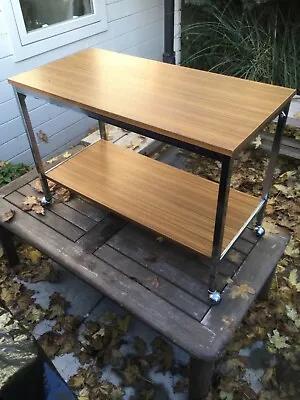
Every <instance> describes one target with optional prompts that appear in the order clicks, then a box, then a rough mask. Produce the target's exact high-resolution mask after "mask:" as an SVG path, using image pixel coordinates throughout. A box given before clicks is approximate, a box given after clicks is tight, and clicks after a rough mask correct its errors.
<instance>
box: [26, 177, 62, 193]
mask: <svg viewBox="0 0 300 400" xmlns="http://www.w3.org/2000/svg"><path fill="white" fill-rule="evenodd" d="M47 183H48V187H49V190H50V192H53V191H54V190H55V189H56V187H57V183H55V182H53V181H49V180H48V179H47ZM32 187H33V188H34V189H35V190H36V191H37V192H39V193H43V188H42V184H41V181H40V179H37V180H36V181H35V182H34V184H33V185H32Z"/></svg>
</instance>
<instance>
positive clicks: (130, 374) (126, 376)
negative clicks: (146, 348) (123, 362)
mask: <svg viewBox="0 0 300 400" xmlns="http://www.w3.org/2000/svg"><path fill="white" fill-rule="evenodd" d="M121 375H122V376H123V384H124V386H135V384H136V382H137V380H138V379H139V378H140V376H141V374H140V370H139V367H138V366H137V365H136V364H131V363H130V361H129V362H128V364H127V366H126V368H125V369H124V371H121Z"/></svg>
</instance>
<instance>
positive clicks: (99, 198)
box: [47, 141, 259, 257]
mask: <svg viewBox="0 0 300 400" xmlns="http://www.w3.org/2000/svg"><path fill="white" fill-rule="evenodd" d="M47 177H48V178H50V179H52V180H54V181H56V182H59V183H60V184H62V185H64V186H66V187H68V188H70V189H71V190H73V191H75V192H77V193H79V194H81V195H83V196H85V197H87V198H89V199H92V200H94V201H95V202H96V203H98V204H100V205H102V206H104V207H106V208H108V209H110V210H112V211H114V212H116V213H118V214H120V215H122V216H124V217H126V218H128V219H129V220H132V221H135V222H137V223H139V224H141V225H143V226H145V227H147V228H149V229H151V230H152V231H154V232H157V233H158V234H159V235H163V236H166V237H167V238H169V239H171V240H173V241H175V242H177V243H179V244H181V245H183V246H185V247H187V248H189V249H191V250H194V251H196V252H197V253H200V254H202V255H204V256H207V257H211V254H212V242H213V232H214V224H215V214H216V207H217V195H218V184H216V183H214V182H210V181H207V180H205V179H203V178H200V177H199V176H196V175H193V174H190V173H187V172H185V171H182V170H179V169H176V168H174V167H171V166H169V165H166V164H163V163H161V162H158V161H156V160H153V159H151V158H148V157H146V156H143V155H140V154H136V153H135V152H133V151H130V150H128V149H123V148H120V147H119V146H117V145H114V144H111V143H109V142H105V141H99V142H97V143H95V144H94V145H92V146H90V147H88V148H87V149H85V150H83V151H82V152H81V153H79V154H77V155H76V156H75V157H73V158H71V159H69V160H67V161H66V162H64V163H63V164H61V165H59V166H58V167H56V168H54V169H52V170H51V171H49V172H47ZM258 204H259V199H257V198H255V197H253V196H249V195H247V194H245V193H241V192H238V191H235V190H233V189H231V191H230V196H229V205H228V212H227V218H226V227H225V233H224V240H223V249H224V248H225V247H226V246H227V245H228V244H229V243H230V241H231V240H232V239H233V237H234V236H235V235H236V234H237V232H238V231H239V229H240V228H241V227H242V226H243V224H244V222H245V221H246V220H247V219H248V218H249V217H250V215H251V214H252V212H253V210H254V208H255V207H256V206H257V205H258Z"/></svg>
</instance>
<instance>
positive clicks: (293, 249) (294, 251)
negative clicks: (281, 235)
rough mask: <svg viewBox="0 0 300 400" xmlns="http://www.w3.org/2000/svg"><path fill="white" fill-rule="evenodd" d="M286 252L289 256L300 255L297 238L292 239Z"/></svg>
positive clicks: (295, 256)
mask: <svg viewBox="0 0 300 400" xmlns="http://www.w3.org/2000/svg"><path fill="white" fill-rule="evenodd" d="M285 254H286V255H287V256H289V257H293V258H297V257H299V256H300V248H299V245H298V244H297V243H296V241H295V240H293V239H291V240H290V241H289V243H288V245H287V246H286V248H285Z"/></svg>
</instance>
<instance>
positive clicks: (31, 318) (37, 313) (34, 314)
mask: <svg viewBox="0 0 300 400" xmlns="http://www.w3.org/2000/svg"><path fill="white" fill-rule="evenodd" d="M44 318H45V310H43V309H42V308H41V307H40V306H39V305H35V304H31V306H30V307H28V308H27V309H26V310H25V312H24V314H23V315H22V320H25V322H26V323H29V324H36V323H38V322H40V321H42V320H43V319H44Z"/></svg>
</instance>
